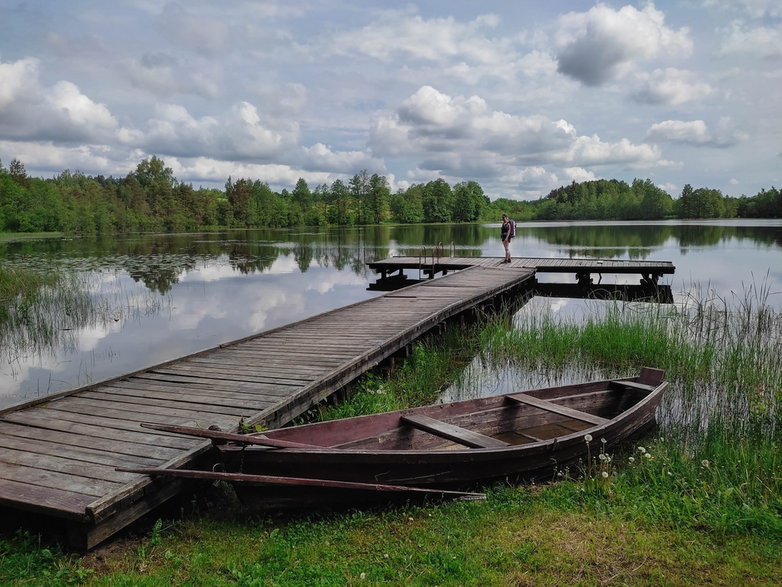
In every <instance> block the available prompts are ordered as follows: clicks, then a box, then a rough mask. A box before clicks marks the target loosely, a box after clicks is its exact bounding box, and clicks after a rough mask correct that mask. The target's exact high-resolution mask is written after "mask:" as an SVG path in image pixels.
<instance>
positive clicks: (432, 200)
mask: <svg viewBox="0 0 782 587" xmlns="http://www.w3.org/2000/svg"><path fill="white" fill-rule="evenodd" d="M423 207H424V221H425V222H449V221H450V220H451V219H452V214H453V192H452V191H451V186H450V185H448V183H447V182H446V181H445V180H444V179H442V178H438V179H436V180H434V181H430V182H429V183H427V184H426V185H425V186H424V197H423Z"/></svg>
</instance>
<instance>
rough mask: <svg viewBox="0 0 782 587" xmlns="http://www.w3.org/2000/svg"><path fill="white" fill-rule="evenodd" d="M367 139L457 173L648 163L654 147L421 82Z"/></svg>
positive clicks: (380, 149) (380, 148)
mask: <svg viewBox="0 0 782 587" xmlns="http://www.w3.org/2000/svg"><path fill="white" fill-rule="evenodd" d="M370 145H371V146H372V149H373V152H375V153H376V154H378V155H384V154H387V151H386V149H388V148H390V149H392V152H404V150H406V152H408V153H417V154H419V156H421V157H423V158H424V163H428V164H427V165H425V167H424V168H428V169H433V170H441V171H443V172H444V173H456V172H458V170H462V172H464V170H465V168H466V169H467V170H470V171H473V172H475V170H476V167H478V166H481V167H483V169H484V171H486V172H489V173H490V172H491V171H492V170H493V171H494V173H493V175H496V174H497V173H500V170H502V169H505V168H508V167H514V166H516V167H518V166H526V165H533V166H534V165H540V164H545V163H549V164H552V163H554V164H557V165H559V164H564V165H566V166H567V167H577V166H583V165H605V164H610V163H621V164H637V165H653V164H654V163H655V162H656V161H657V160H658V159H659V157H660V153H659V150H658V149H657V148H656V147H653V146H648V145H633V144H632V143H630V141H629V140H627V139H622V140H620V141H618V142H616V143H605V142H602V141H601V140H600V139H599V138H598V137H596V136H593V137H584V136H578V134H577V132H576V129H575V127H574V126H573V125H572V124H570V123H569V122H567V121H565V120H548V119H546V118H544V117H542V116H514V115H511V114H508V113H506V112H501V111H495V110H491V109H490V108H489V106H488V104H487V103H486V101H485V100H484V99H483V98H480V97H478V96H471V97H469V98H465V97H463V96H456V97H452V96H448V95H447V94H444V93H442V92H439V91H437V90H435V89H434V88H432V87H429V86H424V87H422V88H420V89H419V90H418V91H417V92H416V93H415V94H413V95H412V96H411V97H410V98H408V99H407V100H405V101H404V102H403V103H402V105H401V106H400V107H399V108H398V110H397V111H396V112H395V113H392V114H389V115H387V116H385V117H381V118H379V119H378V120H377V121H376V122H375V124H374V126H373V128H372V131H371V139H370Z"/></svg>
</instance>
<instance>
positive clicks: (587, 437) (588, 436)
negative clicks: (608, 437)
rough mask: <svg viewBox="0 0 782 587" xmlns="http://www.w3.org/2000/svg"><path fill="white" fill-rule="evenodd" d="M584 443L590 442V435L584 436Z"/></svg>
mask: <svg viewBox="0 0 782 587" xmlns="http://www.w3.org/2000/svg"><path fill="white" fill-rule="evenodd" d="M584 442H592V435H591V434H585V435H584Z"/></svg>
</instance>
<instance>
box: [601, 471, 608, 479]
mask: <svg viewBox="0 0 782 587" xmlns="http://www.w3.org/2000/svg"><path fill="white" fill-rule="evenodd" d="M601 475H602V476H603V479H608V471H603V472H602V473H601Z"/></svg>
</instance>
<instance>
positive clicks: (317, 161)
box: [303, 143, 384, 175]
mask: <svg viewBox="0 0 782 587" xmlns="http://www.w3.org/2000/svg"><path fill="white" fill-rule="evenodd" d="M303 151H304V160H303V166H304V167H305V168H306V169H308V170H313V171H330V172H332V173H344V174H347V175H352V174H354V173H356V172H357V170H359V169H367V170H369V171H375V172H382V171H383V169H384V163H383V161H382V160H381V159H376V158H373V157H371V156H370V155H369V154H368V153H365V152H363V151H341V152H335V151H333V150H332V149H331V148H330V147H328V146H326V145H324V144H323V143H316V144H314V145H312V146H311V147H303Z"/></svg>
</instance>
